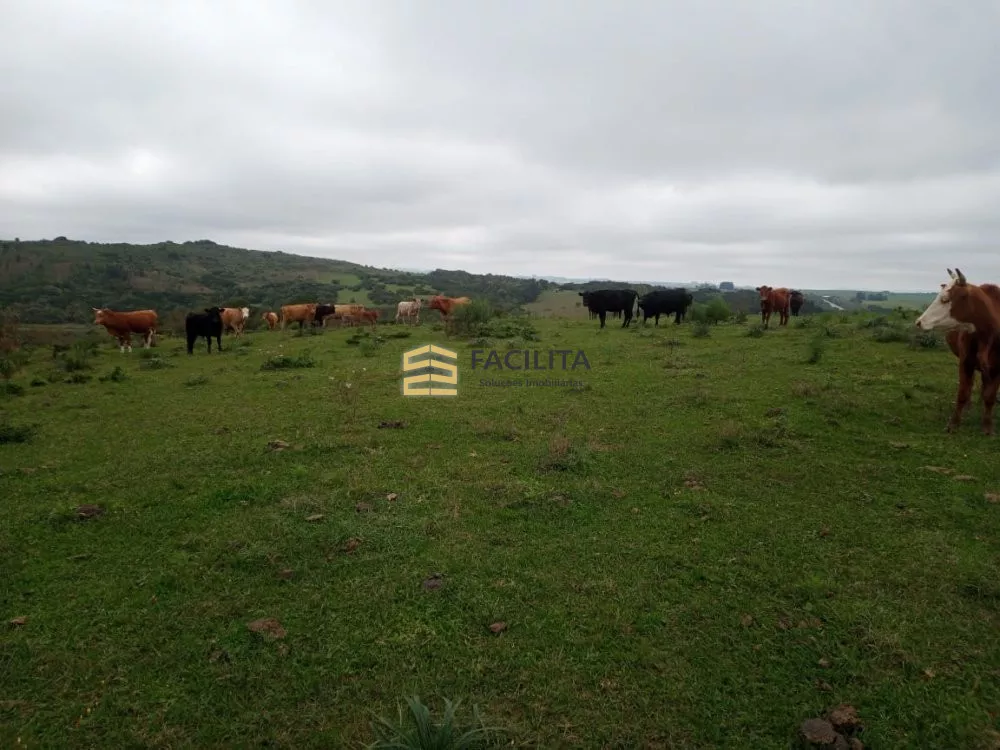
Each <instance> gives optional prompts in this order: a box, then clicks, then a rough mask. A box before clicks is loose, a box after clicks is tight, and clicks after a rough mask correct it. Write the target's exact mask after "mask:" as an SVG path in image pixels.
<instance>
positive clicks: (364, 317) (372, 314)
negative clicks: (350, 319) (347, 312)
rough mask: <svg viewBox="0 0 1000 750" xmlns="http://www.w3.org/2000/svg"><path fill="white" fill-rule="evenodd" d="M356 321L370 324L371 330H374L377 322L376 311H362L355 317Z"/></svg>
mask: <svg viewBox="0 0 1000 750" xmlns="http://www.w3.org/2000/svg"><path fill="white" fill-rule="evenodd" d="M356 319H357V320H358V322H359V323H370V324H371V327H372V329H374V328H375V324H376V323H377V322H378V310H362V311H361V312H360V314H358V315H357V316H356Z"/></svg>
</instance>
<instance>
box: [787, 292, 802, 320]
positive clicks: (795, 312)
mask: <svg viewBox="0 0 1000 750" xmlns="http://www.w3.org/2000/svg"><path fill="white" fill-rule="evenodd" d="M805 302H806V298H805V295H804V294H802V292H800V291H797V290H795V289H793V290H792V293H791V294H790V295H789V297H788V305H789V307H790V308H791V311H792V317H793V318H797V317H799V310H801V309H802V305H804V304H805Z"/></svg>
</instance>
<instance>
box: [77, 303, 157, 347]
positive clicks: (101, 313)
mask: <svg viewBox="0 0 1000 750" xmlns="http://www.w3.org/2000/svg"><path fill="white" fill-rule="evenodd" d="M91 309H92V310H93V311H94V325H100V326H104V328H105V330H107V332H108V333H110V334H111V335H112V336H114V337H115V338H116V339H118V346H119V347H120V348H121V351H122V353H123V354H124V353H125V347H128V350H129V351H132V334H133V333H141V334H142V338H143V348H144V349H148V348H149V347H151V346H152V345H153V334H154V333H155V332H156V326H157V324H158V323H159V318H158V317H157V315H156V310H127V311H117V310H110V309H108V308H107V307H94V308H91Z"/></svg>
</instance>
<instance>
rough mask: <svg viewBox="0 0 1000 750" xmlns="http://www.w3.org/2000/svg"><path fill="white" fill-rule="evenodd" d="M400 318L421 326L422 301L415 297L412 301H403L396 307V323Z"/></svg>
mask: <svg viewBox="0 0 1000 750" xmlns="http://www.w3.org/2000/svg"><path fill="white" fill-rule="evenodd" d="M400 318H402V319H403V320H404V321H405V322H407V323H409V322H411V321H412V322H413V323H415V324H416V325H420V300H419V299H417V298H416V297H414V298H413V299H412V300H403V301H402V302H400V303H399V304H397V305H396V322H397V323H398V322H399V320H400Z"/></svg>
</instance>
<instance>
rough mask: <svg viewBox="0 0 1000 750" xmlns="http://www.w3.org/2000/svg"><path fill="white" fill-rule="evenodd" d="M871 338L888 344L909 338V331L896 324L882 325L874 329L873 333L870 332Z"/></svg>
mask: <svg viewBox="0 0 1000 750" xmlns="http://www.w3.org/2000/svg"><path fill="white" fill-rule="evenodd" d="M872 339H874V340H875V341H877V342H879V343H880V344H889V343H894V342H906V341H909V340H910V335H909V333H908V332H907V331H906V330H905V329H904V328H902V327H900V326H897V325H884V326H879V327H878V328H876V329H875V333H873V334H872Z"/></svg>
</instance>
